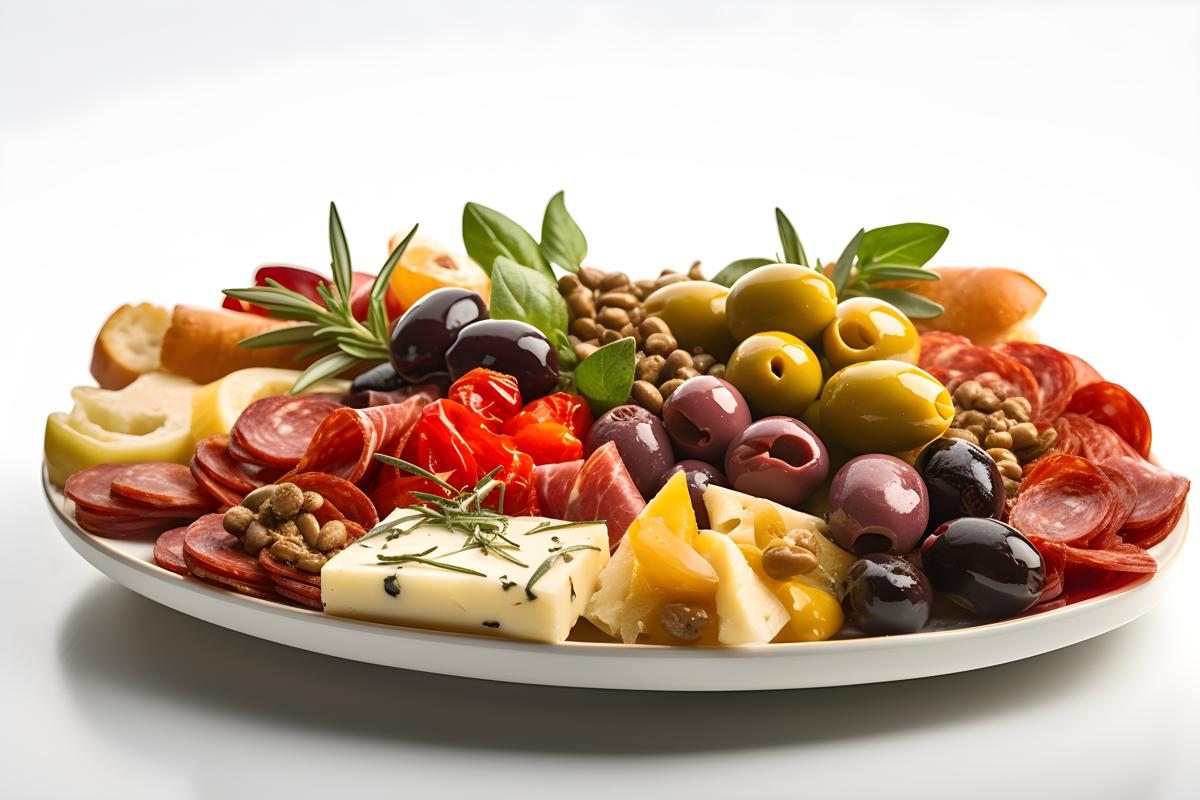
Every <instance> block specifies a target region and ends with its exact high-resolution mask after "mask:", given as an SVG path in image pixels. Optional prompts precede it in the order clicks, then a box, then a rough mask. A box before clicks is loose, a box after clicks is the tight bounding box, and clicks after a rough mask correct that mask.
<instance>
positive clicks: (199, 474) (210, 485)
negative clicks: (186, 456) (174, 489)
mask: <svg viewBox="0 0 1200 800" xmlns="http://www.w3.org/2000/svg"><path fill="white" fill-rule="evenodd" d="M188 467H189V468H190V469H191V471H192V477H193V478H194V479H195V480H196V483H197V484H199V485H200V486H201V487H202V488H203V489H204V491H206V492H208V493H209V494H211V495H212V496H213V497H214V498H215V499H216V500H217V502H219V503H220V504H221V506H222V507H225V506H236V505H237V504H238V503H240V502H242V498H243V497H245V496H246V495H247V494H248V492H239V491H237V490H236V489H230V488H229V487H228V486H226V485H225V484H223V483H221V482H220V481H218V480H217V479H216V478H214V477H213V476H212V475H209V474H208V472H206V471H205V470H204V468H202V467H201V466H200V463H199V462H198V461H197V457H196V456H192V460H191V461H190V462H189V463H188Z"/></svg>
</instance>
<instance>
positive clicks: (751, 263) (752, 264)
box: [712, 258, 779, 286]
mask: <svg viewBox="0 0 1200 800" xmlns="http://www.w3.org/2000/svg"><path fill="white" fill-rule="evenodd" d="M777 263H779V262H778V261H775V260H774V259H771V258H739V259H738V260H737V261H734V262H733V263H731V264H729V265H727V266H726V267H725V269H723V270H721V271H720V272H718V273H717V274H716V275H714V276H713V279H712V280H713V283H719V284H721V285H722V286H733V284H734V283H735V282H736V281H737V279H738V278H740V277H742V276H743V275H745V274H746V273H747V272H750V271H751V270H756V269H758V268H759V267H765V266H766V265H767V264H777Z"/></svg>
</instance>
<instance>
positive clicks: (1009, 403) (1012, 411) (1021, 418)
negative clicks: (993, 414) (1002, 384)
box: [1000, 397, 1033, 422]
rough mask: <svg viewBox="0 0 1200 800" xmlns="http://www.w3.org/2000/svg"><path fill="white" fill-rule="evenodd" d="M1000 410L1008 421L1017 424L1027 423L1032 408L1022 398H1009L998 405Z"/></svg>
mask: <svg viewBox="0 0 1200 800" xmlns="http://www.w3.org/2000/svg"><path fill="white" fill-rule="evenodd" d="M1000 410H1001V411H1003V412H1004V416H1006V417H1008V418H1009V419H1015V420H1016V421H1017V422H1029V412H1030V411H1032V410H1033V407H1032V406H1030V405H1029V401H1028V400H1026V399H1025V398H1024V397H1009V398H1007V399H1005V400H1004V402H1002V403H1001V404H1000Z"/></svg>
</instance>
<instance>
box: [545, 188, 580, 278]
mask: <svg viewBox="0 0 1200 800" xmlns="http://www.w3.org/2000/svg"><path fill="white" fill-rule="evenodd" d="M539 247H540V248H541V251H542V255H543V256H544V257H545V259H546V260H547V261H549V262H550V263H552V264H558V265H559V266H560V267H562V268H563V269H565V270H566V271H567V272H579V267H580V266H581V265H582V264H583V259H585V258H586V257H587V239H586V238H584V235H583V231H581V230H580V229H579V225H577V224H576V222H575V219H574V218H573V217H572V216H571V214H570V212H569V211H567V204H566V201H565V200H564V199H563V193H562V192H559V193H558V194H556V195H554V197H551V198H550V202H549V203H548V204H547V205H546V214H545V216H544V217H542V243H541V244H540V245H539Z"/></svg>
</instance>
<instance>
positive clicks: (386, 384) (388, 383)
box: [350, 361, 408, 394]
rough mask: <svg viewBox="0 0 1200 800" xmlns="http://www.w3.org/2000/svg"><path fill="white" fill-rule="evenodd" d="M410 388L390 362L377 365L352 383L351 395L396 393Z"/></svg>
mask: <svg viewBox="0 0 1200 800" xmlns="http://www.w3.org/2000/svg"><path fill="white" fill-rule="evenodd" d="M405 386H408V381H406V380H404V378H401V377H400V375H399V374H398V373H397V372H396V368H395V367H393V366H392V365H391V364H389V363H388V362H386V361H385V362H383V363H382V364H376V365H375V366H373V367H371V368H370V369H369V370H367V371H366V372H364V373H363V374H361V375H359V376H358V377H356V378H355V379H354V380H353V381H351V382H350V394H358V393H360V392H395V391H399V390H400V389H403V388H404V387H405Z"/></svg>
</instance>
